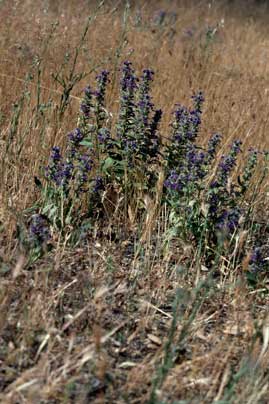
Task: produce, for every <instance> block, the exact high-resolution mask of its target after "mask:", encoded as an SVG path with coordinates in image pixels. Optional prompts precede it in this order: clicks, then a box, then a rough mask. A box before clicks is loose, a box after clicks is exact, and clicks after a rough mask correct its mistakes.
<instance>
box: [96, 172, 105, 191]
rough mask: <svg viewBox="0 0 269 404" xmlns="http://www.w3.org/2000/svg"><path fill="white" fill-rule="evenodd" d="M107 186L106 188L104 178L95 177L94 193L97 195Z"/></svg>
mask: <svg viewBox="0 0 269 404" xmlns="http://www.w3.org/2000/svg"><path fill="white" fill-rule="evenodd" d="M104 188H105V186H104V180H103V178H102V177H100V176H99V175H98V176H97V177H95V179H94V185H93V192H94V193H97V192H99V191H102V190H104Z"/></svg>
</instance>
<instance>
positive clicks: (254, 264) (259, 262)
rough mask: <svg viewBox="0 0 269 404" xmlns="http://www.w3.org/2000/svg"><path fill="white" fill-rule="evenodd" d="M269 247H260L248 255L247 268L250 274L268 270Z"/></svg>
mask: <svg viewBox="0 0 269 404" xmlns="http://www.w3.org/2000/svg"><path fill="white" fill-rule="evenodd" d="M268 258H269V246H268V245H262V246H257V247H254V248H253V251H252V253H251V255H250V260H249V267H250V270H251V271H252V272H259V271H263V270H265V269H267V268H268V263H269V261H268Z"/></svg>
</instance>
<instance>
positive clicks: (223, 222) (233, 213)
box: [216, 208, 242, 235]
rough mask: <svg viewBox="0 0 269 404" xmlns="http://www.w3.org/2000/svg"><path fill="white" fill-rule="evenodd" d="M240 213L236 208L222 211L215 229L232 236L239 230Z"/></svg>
mask: <svg viewBox="0 0 269 404" xmlns="http://www.w3.org/2000/svg"><path fill="white" fill-rule="evenodd" d="M241 215H242V212H241V210H240V209H238V208H233V209H224V210H223V211H222V212H221V214H220V215H219V217H218V219H217V221H216V229H217V230H222V231H224V232H225V233H226V234H229V235H231V234H233V233H234V232H235V231H236V230H237V229H238V228H239V221H240V217H241Z"/></svg>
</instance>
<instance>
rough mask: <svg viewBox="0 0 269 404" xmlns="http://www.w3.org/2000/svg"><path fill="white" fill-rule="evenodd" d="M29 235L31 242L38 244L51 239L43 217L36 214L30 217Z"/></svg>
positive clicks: (45, 218) (46, 222)
mask: <svg viewBox="0 0 269 404" xmlns="http://www.w3.org/2000/svg"><path fill="white" fill-rule="evenodd" d="M29 235H30V239H31V240H32V241H34V242H38V243H40V244H42V243H45V242H47V241H48V240H49V239H50V238H51V233H50V229H49V221H48V218H47V217H46V216H45V215H42V214H39V213H36V214H34V215H32V216H31V219H30V227H29Z"/></svg>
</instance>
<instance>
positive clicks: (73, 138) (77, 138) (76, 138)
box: [68, 128, 84, 146]
mask: <svg viewBox="0 0 269 404" xmlns="http://www.w3.org/2000/svg"><path fill="white" fill-rule="evenodd" d="M83 138H84V135H83V133H82V131H81V129H80V128H76V129H75V130H73V132H71V133H69V134H68V139H69V141H70V142H71V143H72V144H73V145H75V146H78V145H79V143H80V142H81V141H82V140H83Z"/></svg>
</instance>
